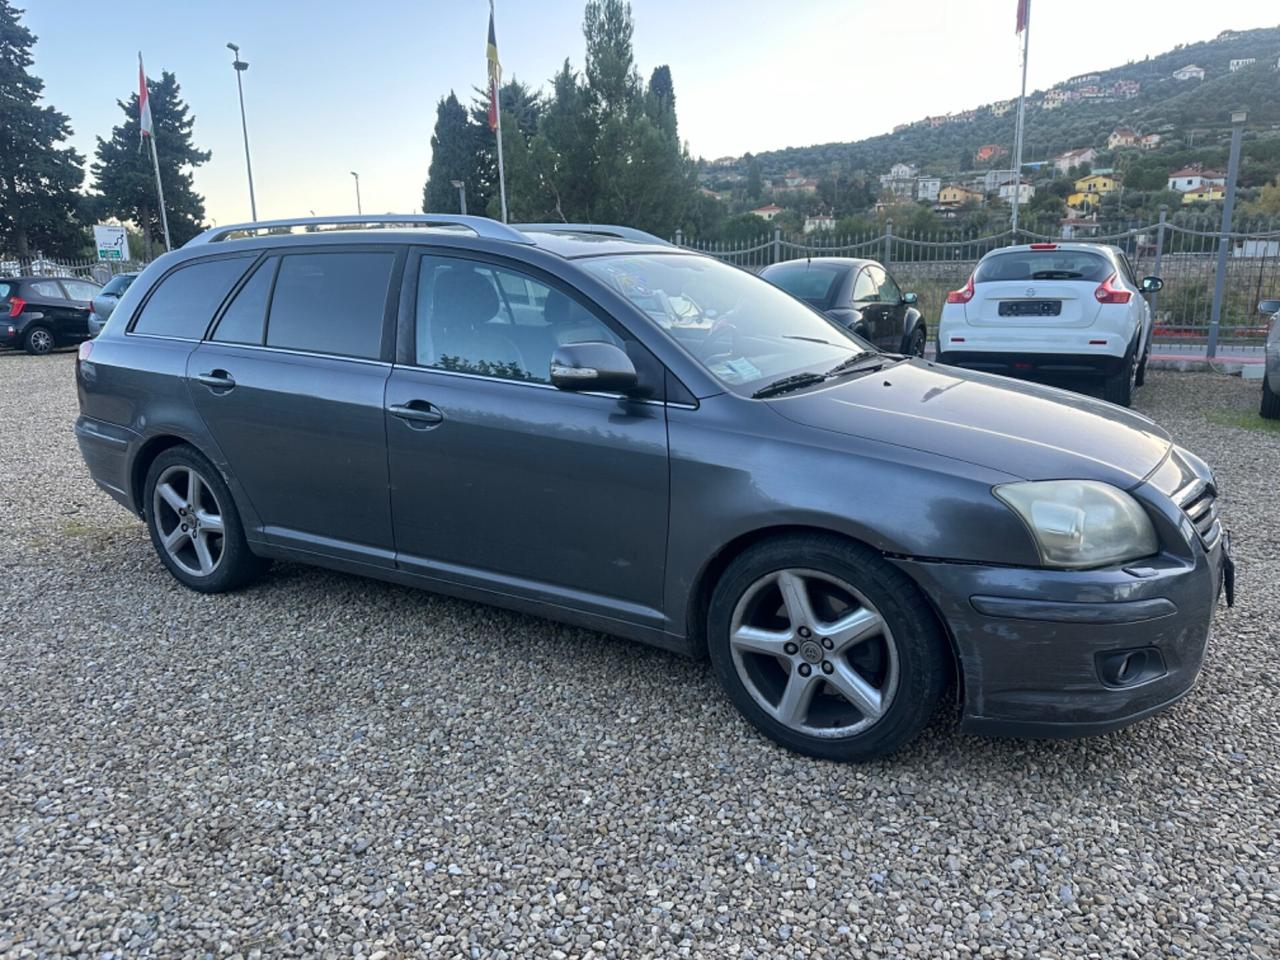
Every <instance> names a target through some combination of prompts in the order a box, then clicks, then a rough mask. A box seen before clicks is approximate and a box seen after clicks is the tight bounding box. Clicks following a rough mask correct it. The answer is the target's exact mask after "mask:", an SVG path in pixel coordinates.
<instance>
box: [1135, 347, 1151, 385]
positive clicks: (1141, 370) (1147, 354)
mask: <svg viewBox="0 0 1280 960" xmlns="http://www.w3.org/2000/svg"><path fill="white" fill-rule="evenodd" d="M1150 359H1151V338H1150V337H1147V345H1146V346H1145V347H1143V348H1142V359H1141V360H1139V361H1138V372H1137V373H1136V374H1134V377H1133V385H1134V386H1135V387H1140V386H1142V385H1143V384H1144V383H1146V382H1147V361H1148V360H1150Z"/></svg>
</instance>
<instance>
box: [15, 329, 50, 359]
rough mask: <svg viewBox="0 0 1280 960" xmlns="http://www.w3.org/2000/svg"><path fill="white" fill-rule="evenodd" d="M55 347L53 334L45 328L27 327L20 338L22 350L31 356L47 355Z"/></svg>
mask: <svg viewBox="0 0 1280 960" xmlns="http://www.w3.org/2000/svg"><path fill="white" fill-rule="evenodd" d="M56 345H57V344H55V343H54V339H53V333H52V332H51V331H50V330H49V329H48V328H47V327H28V328H27V332H26V334H25V335H24V336H23V338H22V346H23V349H25V350H26V351H27V353H29V354H32V355H33V356H40V355H41V354H45V353H49V352H51V351H52V350H53V348H54V347H55V346H56Z"/></svg>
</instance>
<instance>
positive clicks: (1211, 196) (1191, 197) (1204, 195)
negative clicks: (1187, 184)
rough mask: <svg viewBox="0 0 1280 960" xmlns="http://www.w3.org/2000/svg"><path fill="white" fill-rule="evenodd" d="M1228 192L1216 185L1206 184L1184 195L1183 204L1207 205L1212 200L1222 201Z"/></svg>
mask: <svg viewBox="0 0 1280 960" xmlns="http://www.w3.org/2000/svg"><path fill="white" fill-rule="evenodd" d="M1225 196H1226V192H1225V191H1224V190H1223V188H1222V187H1220V186H1218V184H1216V183H1205V184H1201V185H1200V186H1198V187H1196V188H1195V189H1193V190H1188V191H1187V192H1186V193H1184V194H1183V195H1182V202H1183V203H1205V202H1207V201H1210V200H1221V199H1222V198H1223V197H1225Z"/></svg>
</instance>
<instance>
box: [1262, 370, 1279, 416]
mask: <svg viewBox="0 0 1280 960" xmlns="http://www.w3.org/2000/svg"><path fill="white" fill-rule="evenodd" d="M1258 413H1260V414H1261V415H1262V416H1263V417H1264V418H1266V419H1267V420H1280V393H1276V392H1275V391H1274V390H1272V389H1271V380H1270V378H1269V377H1268V376H1267V375H1266V374H1263V376H1262V405H1261V406H1260V407H1259V408H1258Z"/></svg>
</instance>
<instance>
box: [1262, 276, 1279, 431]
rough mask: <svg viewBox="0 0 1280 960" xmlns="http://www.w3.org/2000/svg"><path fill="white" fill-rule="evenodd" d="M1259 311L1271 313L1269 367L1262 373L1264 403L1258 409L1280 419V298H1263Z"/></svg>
mask: <svg viewBox="0 0 1280 960" xmlns="http://www.w3.org/2000/svg"><path fill="white" fill-rule="evenodd" d="M1258 312H1259V313H1266V314H1270V315H1271V329H1270V330H1268V331H1267V353H1266V357H1267V368H1266V370H1265V372H1264V373H1263V375H1262V404H1261V406H1260V408H1259V410H1258V412H1259V413H1261V414H1262V416H1264V417H1265V418H1266V419H1268V420H1280V300H1263V301H1262V302H1261V303H1259V304H1258Z"/></svg>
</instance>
